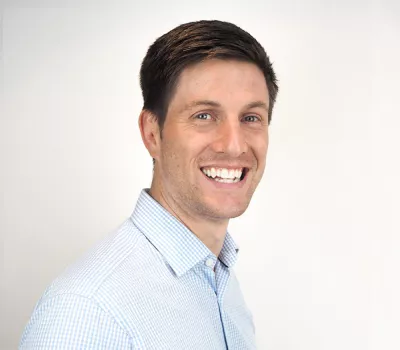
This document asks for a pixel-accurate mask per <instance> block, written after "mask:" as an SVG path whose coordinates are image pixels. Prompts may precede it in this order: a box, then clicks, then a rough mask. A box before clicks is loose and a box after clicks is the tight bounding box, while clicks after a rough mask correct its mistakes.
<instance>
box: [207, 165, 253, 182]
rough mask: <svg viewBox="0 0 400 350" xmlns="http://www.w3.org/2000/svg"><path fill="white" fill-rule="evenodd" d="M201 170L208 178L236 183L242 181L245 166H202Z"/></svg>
mask: <svg viewBox="0 0 400 350" xmlns="http://www.w3.org/2000/svg"><path fill="white" fill-rule="evenodd" d="M201 171H202V172H203V173H204V175H206V176H207V177H208V178H210V179H212V180H214V181H216V182H221V183H237V182H239V181H242V180H243V179H244V177H245V175H246V172H247V168H236V169H227V168H215V167H204V168H201Z"/></svg>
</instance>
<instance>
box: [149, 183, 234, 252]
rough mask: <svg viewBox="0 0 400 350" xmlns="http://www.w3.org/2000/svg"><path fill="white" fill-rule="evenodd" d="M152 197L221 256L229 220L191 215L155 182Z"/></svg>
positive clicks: (152, 186)
mask: <svg viewBox="0 0 400 350" xmlns="http://www.w3.org/2000/svg"><path fill="white" fill-rule="evenodd" d="M150 195H151V197H152V198H153V199H155V200H156V201H157V202H158V203H160V204H161V205H162V206H163V207H164V208H165V209H166V210H168V212H169V213H170V214H172V215H173V216H175V217H176V218H177V219H178V220H179V221H181V222H182V223H183V224H184V225H185V226H186V227H187V228H188V229H189V230H190V231H192V232H193V233H194V234H195V235H196V236H197V237H198V238H199V239H200V240H201V241H202V242H203V243H204V244H205V245H206V246H207V248H208V249H210V251H211V252H212V253H213V254H214V255H215V256H216V257H218V256H219V254H220V252H221V249H222V246H223V245H224V241H225V236H226V231H227V228H228V222H229V220H212V219H207V218H205V217H201V216H198V217H197V216H194V215H191V214H190V213H188V212H186V211H185V210H184V209H183V208H181V207H179V206H178V205H176V203H175V202H174V201H173V200H172V199H169V198H168V197H167V196H166V195H165V194H164V193H163V191H162V189H161V188H159V187H158V186H157V185H156V184H155V183H154V182H153V183H152V185H151V188H150Z"/></svg>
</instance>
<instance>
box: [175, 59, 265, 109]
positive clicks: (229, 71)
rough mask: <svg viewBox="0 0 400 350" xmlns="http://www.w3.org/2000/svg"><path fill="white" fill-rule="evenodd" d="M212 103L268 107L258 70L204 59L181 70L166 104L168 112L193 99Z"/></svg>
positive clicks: (240, 64)
mask: <svg viewBox="0 0 400 350" xmlns="http://www.w3.org/2000/svg"><path fill="white" fill-rule="evenodd" d="M200 99H201V100H213V101H217V102H218V103H219V104H221V105H222V106H226V107H227V106H229V107H230V108H235V107H236V108H240V107H241V106H243V105H248V104H249V103H251V102H253V101H264V102H265V104H266V105H268V89H267V84H266V81H265V77H264V75H263V73H262V71H261V70H260V69H259V68H258V67H257V66H256V65H255V64H253V63H249V62H241V61H234V60H220V59H212V60H207V61H204V62H201V63H198V64H195V65H192V66H190V67H187V68H185V69H184V70H183V71H182V73H181V75H180V77H179V79H178V83H177V86H176V89H175V93H174V95H173V97H172V99H171V101H170V108H169V109H170V110H171V111H172V110H176V109H177V108H180V107H182V105H185V104H188V103H191V102H192V101H195V100H200Z"/></svg>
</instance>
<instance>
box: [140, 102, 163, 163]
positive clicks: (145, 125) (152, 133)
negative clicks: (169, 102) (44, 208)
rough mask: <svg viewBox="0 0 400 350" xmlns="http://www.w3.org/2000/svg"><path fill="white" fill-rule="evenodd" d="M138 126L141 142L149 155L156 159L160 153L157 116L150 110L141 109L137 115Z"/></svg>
mask: <svg viewBox="0 0 400 350" xmlns="http://www.w3.org/2000/svg"><path fill="white" fill-rule="evenodd" d="M139 128H140V134H141V135H142V140H143V143H144V145H145V146H146V148H147V150H148V151H149V153H150V155H151V157H152V158H154V159H158V157H159V153H160V129H159V127H158V121H157V117H156V116H155V115H154V114H153V113H151V112H150V111H148V110H145V109H143V110H142V112H141V113H140V116H139Z"/></svg>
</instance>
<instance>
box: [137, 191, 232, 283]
mask: <svg viewBox="0 0 400 350" xmlns="http://www.w3.org/2000/svg"><path fill="white" fill-rule="evenodd" d="M131 220H132V222H133V223H134V224H135V226H136V227H137V228H138V229H139V230H140V231H141V232H142V233H143V235H144V236H146V238H147V239H148V240H149V241H150V243H151V244H152V245H153V246H154V247H155V248H156V249H157V250H158V251H159V252H160V253H161V254H162V255H163V256H164V258H165V260H166V261H167V263H168V264H169V265H170V266H171V268H172V269H173V270H174V272H175V273H176V275H177V276H178V277H180V276H182V275H183V274H185V273H186V272H187V271H189V270H190V269H191V268H192V267H194V266H195V265H196V264H198V263H199V262H200V261H203V260H204V259H205V258H206V257H208V256H209V255H210V254H213V253H212V252H211V251H210V250H209V249H208V248H207V246H206V245H205V244H204V243H203V242H202V241H201V240H200V239H199V238H198V237H197V236H196V235H195V234H194V233H193V232H191V231H190V230H189V229H188V228H187V227H186V226H185V225H184V224H183V223H182V222H181V221H179V220H178V219H177V218H176V217H174V216H173V215H172V214H170V213H169V212H168V211H167V210H166V209H165V208H164V207H163V206H161V204H159V203H158V202H157V201H156V200H155V199H153V198H152V197H151V196H150V194H149V193H148V190H147V189H144V190H142V192H141V194H140V196H139V199H138V201H137V204H136V208H135V210H134V212H133V213H132V215H131ZM238 251H239V249H238V248H237V246H236V244H235V242H234V240H233V238H232V237H231V236H230V234H229V233H228V232H227V234H226V237H225V241H224V245H223V247H222V250H221V253H220V255H219V260H220V261H222V262H223V263H224V265H226V266H227V267H232V266H233V265H234V263H235V262H236V260H237V253H238Z"/></svg>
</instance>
